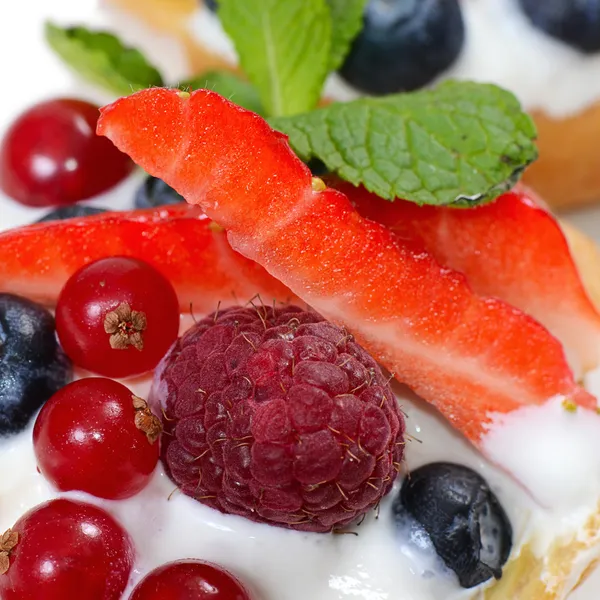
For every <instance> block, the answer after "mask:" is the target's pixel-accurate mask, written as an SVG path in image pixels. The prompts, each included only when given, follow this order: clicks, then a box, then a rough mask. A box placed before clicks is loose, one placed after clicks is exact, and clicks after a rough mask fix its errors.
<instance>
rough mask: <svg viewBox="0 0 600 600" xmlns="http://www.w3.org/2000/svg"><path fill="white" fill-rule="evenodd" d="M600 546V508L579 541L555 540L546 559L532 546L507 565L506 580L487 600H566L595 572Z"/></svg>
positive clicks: (490, 590) (485, 594) (495, 586)
mask: <svg viewBox="0 0 600 600" xmlns="http://www.w3.org/2000/svg"><path fill="white" fill-rule="evenodd" d="M599 544H600V504H599V505H598V510H597V512H596V513H595V514H593V515H591V516H590V518H589V519H588V521H587V523H586V525H585V527H584V528H583V531H581V532H579V534H578V537H577V538H575V537H573V538H571V539H570V540H566V541H565V540H555V541H554V543H553V544H552V546H551V547H550V550H549V551H548V553H547V554H546V556H543V557H540V556H536V555H535V554H534V552H533V551H532V549H531V545H530V544H526V545H525V546H523V547H522V548H521V550H520V551H519V553H518V555H517V556H515V557H513V558H512V559H511V561H510V562H509V563H508V564H507V565H506V567H505V569H504V573H503V575H502V579H501V580H500V581H497V582H496V583H494V584H493V585H492V586H491V587H490V588H488V589H487V590H486V591H485V593H484V598H485V600H564V599H565V598H567V597H568V595H569V594H570V593H571V592H572V591H573V590H574V589H575V588H576V587H578V586H579V585H580V584H581V583H583V581H584V580H585V579H586V578H587V577H588V576H589V575H590V574H591V573H592V572H593V570H594V568H595V567H596V563H597V562H598V556H593V555H592V556H591V557H590V556H589V555H590V553H591V552H593V551H594V549H595V550H596V554H598V546H599Z"/></svg>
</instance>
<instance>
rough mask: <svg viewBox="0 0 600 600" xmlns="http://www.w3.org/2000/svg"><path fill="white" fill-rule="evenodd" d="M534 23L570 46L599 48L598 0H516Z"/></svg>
mask: <svg viewBox="0 0 600 600" xmlns="http://www.w3.org/2000/svg"><path fill="white" fill-rule="evenodd" d="M520 2H521V6H522V8H523V10H524V12H525V14H526V15H527V17H528V18H529V20H530V21H531V22H532V23H533V25H534V26H535V27H538V28H539V29H541V30H542V31H545V32H546V33H548V34H549V35H551V36H552V37H555V38H556V39H559V40H561V41H563V42H565V43H567V44H569V45H570V46H572V47H573V48H576V49H577V50H580V51H582V52H585V53H587V54H592V53H594V52H599V51H600V0H544V1H543V2H541V1H540V0H520Z"/></svg>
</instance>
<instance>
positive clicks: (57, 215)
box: [36, 204, 106, 223]
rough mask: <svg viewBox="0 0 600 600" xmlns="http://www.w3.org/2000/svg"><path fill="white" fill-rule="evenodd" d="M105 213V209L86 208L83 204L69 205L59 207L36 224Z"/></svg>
mask: <svg viewBox="0 0 600 600" xmlns="http://www.w3.org/2000/svg"><path fill="white" fill-rule="evenodd" d="M103 212H106V209H105V208H97V207H96V206H86V205H85V204H71V205H70V206H61V207H60V208H56V209H54V210H51V211H50V212H49V213H46V214H45V215H44V216H43V217H42V218H41V219H38V220H37V221H36V223H45V222H46V221H62V220H63V219H73V218H74V217H89V216H91V215H99V214H100V213H103Z"/></svg>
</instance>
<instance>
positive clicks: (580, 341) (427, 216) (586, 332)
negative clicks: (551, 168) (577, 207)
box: [333, 180, 600, 371]
mask: <svg viewBox="0 0 600 600" xmlns="http://www.w3.org/2000/svg"><path fill="white" fill-rule="evenodd" d="M333 185H334V186H335V187H336V189H339V190H340V191H342V192H344V193H345V194H346V195H347V196H348V197H349V198H350V199H351V201H352V203H353V204H354V205H355V206H356V208H357V209H358V211H359V212H360V214H361V215H363V216H365V217H368V218H369V219H373V220H374V221H377V222H378V223H382V224H383V225H386V226H387V227H388V228H389V229H391V230H392V231H393V232H395V233H397V234H398V235H399V236H400V237H402V238H405V239H406V238H408V239H414V240H418V241H419V242H421V243H423V244H424V245H425V247H426V248H427V250H429V251H430V252H431V253H432V254H433V255H434V256H435V258H437V260H438V261H439V262H440V263H441V264H443V265H445V266H448V267H450V268H452V269H455V270H457V271H460V272H461V273H464V274H465V275H466V276H467V279H468V281H469V283H470V285H471V287H472V288H473V289H474V290H475V292H477V293H478V294H482V295H484V296H496V297H498V298H502V299H503V300H506V302H509V303H510V304H512V305H513V306H516V307H517V308H520V309H521V310H523V311H525V312H527V313H529V314H530V315H532V316H533V317H535V318H536V319H537V320H538V321H539V322H540V323H542V324H543V325H544V326H545V327H547V328H548V329H549V330H550V332H551V333H553V334H554V335H555V336H556V337H557V338H558V339H559V340H560V341H562V342H563V344H564V345H565V348H566V349H567V352H568V353H569V355H570V357H571V359H572V364H574V365H575V366H576V367H577V369H576V370H577V371H581V370H589V369H592V368H594V367H595V366H597V365H598V362H599V361H600V315H599V314H598V311H597V310H596V308H595V307H594V305H593V304H592V302H591V300H590V298H589V297H588V295H587V292H586V291H585V288H584V287H583V283H582V282H581V278H580V276H579V272H578V271H577V267H576V266H575V263H574V262H573V257H572V256H571V252H570V250H569V246H568V243H567V240H566V238H565V236H564V234H563V232H562V230H561V228H560V225H559V224H558V223H557V222H556V220H555V219H554V217H553V216H552V215H551V214H550V213H549V212H548V211H547V210H546V209H545V208H543V207H542V206H541V203H540V201H539V200H538V199H536V198H535V196H533V195H532V193H531V192H529V191H527V190H525V189H517V190H515V191H513V192H510V193H508V194H504V195H503V196H501V197H500V198H498V199H497V200H496V201H495V202H493V203H491V204H486V205H485V206H480V207H478V208H473V209H470V210H457V209H455V208H447V207H434V206H417V205H416V204H414V203H413V202H404V201H401V200H400V201H396V202H384V201H382V200H381V199H380V198H378V197H377V196H375V195H374V194H371V193H369V192H368V191H367V190H365V189H364V188H356V187H354V186H353V185H351V184H348V183H345V182H341V181H339V180H338V181H336V182H335V183H334V184H333Z"/></svg>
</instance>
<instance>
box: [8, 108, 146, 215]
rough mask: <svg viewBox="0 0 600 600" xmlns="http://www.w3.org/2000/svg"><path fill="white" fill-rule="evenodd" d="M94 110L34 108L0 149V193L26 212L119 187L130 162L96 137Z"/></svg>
mask: <svg viewBox="0 0 600 600" xmlns="http://www.w3.org/2000/svg"><path fill="white" fill-rule="evenodd" d="M98 115H99V113H98V108H97V107H96V106H94V105H93V104H89V103H88V102H84V101H82V100H74V99H70V98H60V99H57V100H50V101H46V102H42V103H40V104H37V105H35V106H33V107H32V108H30V109H29V110H27V111H26V112H24V113H23V114H22V115H21V116H20V117H18V118H17V120H16V121H15V122H14V123H13V124H12V126H11V127H10V128H9V129H8V131H7V133H6V134H5V136H4V139H3V140H2V143H1V144H0V189H2V190H3V191H4V192H5V193H6V194H7V195H8V196H10V197H11V198H13V199H14V200H16V201H17V202H20V203H22V204H26V205H28V206H55V205H66V204H72V203H74V202H77V201H79V200H83V199H85V198H89V197H91V196H94V195H96V194H99V193H101V192H103V191H105V190H107V189H109V188H111V187H113V186H114V185H115V184H116V183H118V182H119V181H121V180H122V179H123V178H124V177H125V176H127V175H128V174H129V173H130V172H131V170H132V169H133V166H134V165H133V162H132V161H131V160H130V159H129V158H128V157H127V156H126V155H125V154H123V153H121V152H120V151H119V150H117V149H116V148H115V147H114V146H113V145H112V144H111V143H109V142H108V141H107V140H104V139H102V138H101V137H99V136H97V135H96V123H97V121H98Z"/></svg>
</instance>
